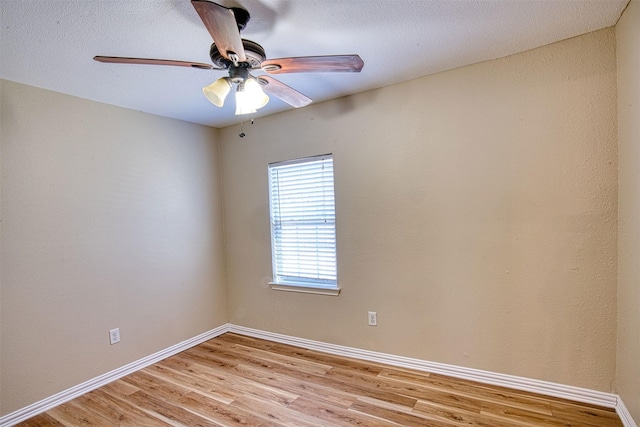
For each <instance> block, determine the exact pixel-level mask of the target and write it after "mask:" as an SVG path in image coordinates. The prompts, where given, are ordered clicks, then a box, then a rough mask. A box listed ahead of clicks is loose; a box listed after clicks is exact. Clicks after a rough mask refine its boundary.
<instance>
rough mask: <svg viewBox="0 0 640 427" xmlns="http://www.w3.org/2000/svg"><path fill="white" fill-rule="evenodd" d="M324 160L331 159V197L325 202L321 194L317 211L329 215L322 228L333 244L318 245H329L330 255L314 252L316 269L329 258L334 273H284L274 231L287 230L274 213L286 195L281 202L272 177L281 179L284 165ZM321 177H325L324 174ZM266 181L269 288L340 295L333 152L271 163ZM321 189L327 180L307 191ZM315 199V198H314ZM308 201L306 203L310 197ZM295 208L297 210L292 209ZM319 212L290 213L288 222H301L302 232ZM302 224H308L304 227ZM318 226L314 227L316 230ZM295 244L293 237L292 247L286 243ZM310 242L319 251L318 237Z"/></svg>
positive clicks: (294, 247) (282, 260) (297, 247)
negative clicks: (310, 214)
mask: <svg viewBox="0 0 640 427" xmlns="http://www.w3.org/2000/svg"><path fill="white" fill-rule="evenodd" d="M326 160H330V162H331V163H330V164H331V175H330V183H329V184H328V185H330V186H331V187H330V190H331V196H332V198H331V203H327V202H326V196H324V195H323V197H322V207H321V208H320V209H319V213H321V215H323V214H327V213H328V214H329V215H330V216H329V217H326V218H324V220H325V221H326V220H327V219H328V220H329V224H330V225H329V227H328V228H329V231H327V227H322V228H324V231H322V232H323V233H325V234H326V235H327V236H329V237H332V239H330V243H332V244H333V246H332V247H326V246H324V247H322V248H321V249H325V250H326V249H328V250H329V255H316V260H315V266H316V268H317V269H318V270H323V268H322V267H323V265H324V266H327V265H328V264H327V262H332V266H331V265H328V266H329V269H331V267H332V268H333V276H332V278H320V277H318V276H319V275H320V274H321V273H317V276H316V277H308V276H306V277H303V276H292V275H290V274H287V268H283V269H282V270H281V269H279V266H282V265H283V264H284V263H285V262H286V260H284V259H283V257H280V258H278V254H281V253H282V245H281V243H282V242H281V241H279V242H278V241H277V238H276V235H280V236H282V235H283V232H286V230H284V231H283V227H282V223H283V220H282V217H283V215H277V214H276V213H275V208H276V206H277V207H281V206H282V205H283V204H284V203H286V198H285V202H284V203H283V202H282V198H281V197H280V195H281V188H282V187H280V186H278V187H277V188H274V181H275V180H277V179H281V178H280V177H281V176H282V175H283V174H286V169H287V168H295V167H296V166H300V165H304V164H306V163H314V162H315V163H317V162H324V161H326ZM323 167H324V166H323ZM283 170H284V173H280V174H277V173H278V172H281V171H283ZM307 172H308V173H309V174H310V175H312V174H313V173H317V171H315V172H314V171H311V172H309V171H307ZM274 173H276V174H277V175H276V176H275V177H274V175H273V174H274ZM306 178H309V176H307V177H306ZM324 179H326V177H325V178H324ZM294 181H296V180H295V179H291V180H290V181H288V182H287V183H286V184H291V183H292V182H294ZM268 184H269V227H270V231H271V264H272V273H273V276H272V277H273V280H272V281H271V282H269V286H270V288H271V289H273V290H277V291H289V292H302V293H312V294H322V295H339V293H340V287H339V286H338V265H337V264H338V260H337V258H338V257H337V227H336V209H335V169H334V161H333V154H332V153H328V154H322V155H317V156H309V157H302V158H297V159H291V160H285V161H279V162H273V163H270V164H269V165H268ZM286 184H285V185H286ZM300 186H301V187H302V186H303V185H302V184H300ZM324 190H327V184H326V183H322V184H318V185H317V186H314V187H313V188H312V191H311V193H310V194H312V193H313V192H316V191H317V192H318V193H319V192H322V191H324ZM276 193H277V194H276ZM296 196H299V194H296ZM294 197H295V196H294ZM314 200H316V201H317V199H314ZM307 202H308V203H309V201H307ZM300 206H304V205H302V204H301V205H300ZM290 207H291V205H289V208H290ZM296 207H297V206H296ZM279 212H280V211H279ZM295 212H296V213H299V212H300V211H295ZM286 215H287V216H289V214H286ZM321 215H320V216H321ZM295 216H297V215H295ZM320 216H311V217H307V218H304V219H299V218H297V219H292V218H291V217H290V216H289V225H291V224H300V223H301V224H302V227H303V230H304V231H303V233H305V231H307V230H309V229H313V227H314V225H313V223H314V222H317V221H318V219H319V217H320ZM285 219H286V217H285ZM331 224H332V225H331ZM305 226H306V227H308V228H305ZM297 227H298V226H296V227H295V229H296V230H297V229H298V228H297ZM316 227H317V226H316ZM331 228H332V231H333V233H332V235H330V234H328V233H330V232H331V231H330V229H331ZM317 229H318V228H316V230H317ZM296 234H297V233H296ZM298 244H299V241H298V240H296V243H295V244H294V245H292V246H291V247H289V248H288V249H289V250H293V251H298V249H299V245H298ZM313 244H314V245H315V246H314V248H315V249H316V252H319V251H318V248H319V246H318V242H317V240H316V241H315V242H314V243H313ZM331 251H332V256H333V258H332V259H331ZM289 265H291V264H289ZM303 270H304V269H303ZM289 272H290V270H289ZM329 275H330V274H329ZM294 277H295V278H294Z"/></svg>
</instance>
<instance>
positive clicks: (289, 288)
mask: <svg viewBox="0 0 640 427" xmlns="http://www.w3.org/2000/svg"><path fill="white" fill-rule="evenodd" d="M269 287H270V288H271V289H273V290H274V291H285V292H300V293H303V294H316V295H331V296H338V295H340V288H333V289H330V288H314V287H311V286H296V285H283V284H280V283H273V282H271V283H269Z"/></svg>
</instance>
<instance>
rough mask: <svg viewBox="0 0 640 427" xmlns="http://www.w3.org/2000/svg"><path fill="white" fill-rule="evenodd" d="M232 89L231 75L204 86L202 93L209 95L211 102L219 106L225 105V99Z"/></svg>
mask: <svg viewBox="0 0 640 427" xmlns="http://www.w3.org/2000/svg"><path fill="white" fill-rule="evenodd" d="M230 90H231V79H230V78H229V77H222V78H219V79H218V80H216V81H215V82H213V83H211V84H210V85H209V86H205V87H203V88H202V93H204V96H206V97H207V99H208V100H209V101H211V103H212V104H213V105H215V106H217V107H222V106H223V105H224V99H225V98H226V97H227V94H228V93H229V91H230Z"/></svg>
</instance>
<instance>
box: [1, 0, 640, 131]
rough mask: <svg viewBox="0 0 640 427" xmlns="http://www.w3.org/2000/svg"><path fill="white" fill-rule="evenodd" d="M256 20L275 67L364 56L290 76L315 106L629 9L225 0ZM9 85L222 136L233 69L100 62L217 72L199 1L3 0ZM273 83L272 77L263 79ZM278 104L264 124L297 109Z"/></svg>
mask: <svg viewBox="0 0 640 427" xmlns="http://www.w3.org/2000/svg"><path fill="white" fill-rule="evenodd" d="M218 3H219V4H221V5H224V6H227V7H231V6H241V7H243V8H245V9H247V10H248V11H249V12H250V14H251V20H250V21H249V23H248V25H247V28H246V29H245V30H244V31H243V32H242V37H243V38H246V39H250V40H253V41H255V42H258V43H259V44H261V45H262V46H263V47H264V49H265V51H266V55H267V58H281V57H288V56H306V55H333V54H336V55H337V54H353V53H357V54H359V55H360V57H361V58H362V59H363V61H364V63H365V65H364V68H363V70H362V72H361V73H359V74H358V73H305V74H279V75H275V76H273V77H276V78H277V79H278V80H280V81H282V82H283V83H285V84H287V85H289V86H292V87H293V88H295V89H296V90H298V91H299V92H302V93H303V94H305V95H307V96H308V97H310V98H312V99H313V100H314V102H316V103H317V102H320V101H324V100H328V99H333V98H337V97H341V96H344V95H348V94H353V93H357V92H362V91H365V90H369V89H374V88H378V87H382V86H387V85H390V84H393V83H398V82H402V81H406V80H410V79H413V78H416V77H420V76H424V75H428V74H433V73H437V72H440V71H445V70H449V69H453V68H457V67H461V66H464V65H469V64H473V63H477V62H481V61H486V60H490V59H494V58H499V57H504V56H507V55H511V54H514V53H518V52H522V51H525V50H528V49H532V48H535V47H539V46H543V45H546V44H549V43H553V42H556V41H559V40H563V39H567V38H570V37H574V36H577V35H580V34H584V33H588V32H591V31H595V30H598V29H601V28H606V27H610V26H612V25H615V24H616V22H617V20H618V18H619V17H620V15H621V13H622V11H623V10H624V8H625V6H626V4H627V3H628V0H482V1H477V0H475V1H472V0H417V1H410V0H237V1H229V0H219V1H218ZM0 6H1V9H0V11H1V21H0V23H1V28H0V77H1V78H3V79H7V80H12V81H16V82H20V83H24V84H28V85H31V86H36V87H40V88H44V89H49V90H53V91H57V92H62V93H66V94H70V95H74V96H77V97H80V98H86V99H90V100H94V101H98V102H103V103H107V104H112V105H117V106H121V107H125V108H130V109H133V110H138V111H144V112H147V113H151V114H157V115H160V116H165V117H172V118H175V119H180V120H185V121H188V122H193V123H200V124H203V125H208V126H213V127H223V126H227V125H230V124H233V123H238V122H239V121H240V118H244V117H246V116H235V115H234V113H235V106H234V101H233V97H229V98H228V100H227V102H226V103H225V106H224V107H222V108H218V107H215V106H214V105H212V104H211V103H209V101H208V100H207V99H206V98H205V97H204V96H203V94H202V87H204V86H206V85H208V84H210V83H211V82H213V81H214V80H216V79H217V78H219V77H223V76H225V73H224V72H223V71H215V70H214V71H212V70H200V69H191V68H183V67H171V66H156V65H130V64H126V65H123V64H103V63H99V62H96V61H94V60H93V59H92V58H93V56H95V55H104V56H128V57H142V58H159V59H177V60H183V61H194V62H204V63H211V60H210V59H209V47H210V45H211V43H212V40H211V36H210V35H209V33H208V31H207V30H206V28H205V27H204V25H203V24H202V21H201V20H200V18H199V16H198V14H197V13H196V11H195V9H194V8H193V7H192V5H191V3H190V2H189V0H0ZM254 74H256V75H259V74H262V72H261V71H258V72H256V73H254ZM291 108H292V107H290V106H289V105H288V104H285V103H284V102H282V101H281V100H279V99H277V98H275V97H271V101H270V102H269V104H268V105H267V106H266V107H264V108H263V109H261V110H259V111H258V113H257V114H255V115H254V117H256V118H258V117H263V116H266V115H269V114H274V113H277V112H280V111H284V110H287V109H291Z"/></svg>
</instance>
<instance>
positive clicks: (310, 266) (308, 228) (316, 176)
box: [269, 154, 337, 288]
mask: <svg viewBox="0 0 640 427" xmlns="http://www.w3.org/2000/svg"><path fill="white" fill-rule="evenodd" d="M269 196H270V206H271V250H272V261H273V275H274V278H273V279H274V282H275V283H277V284H284V285H294V286H307V287H319V288H337V277H336V215H335V200H334V190H333V158H332V156H331V154H327V155H323V156H316V157H308V158H304V159H299V160H291V161H286V162H279V163H272V164H270V165H269Z"/></svg>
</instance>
